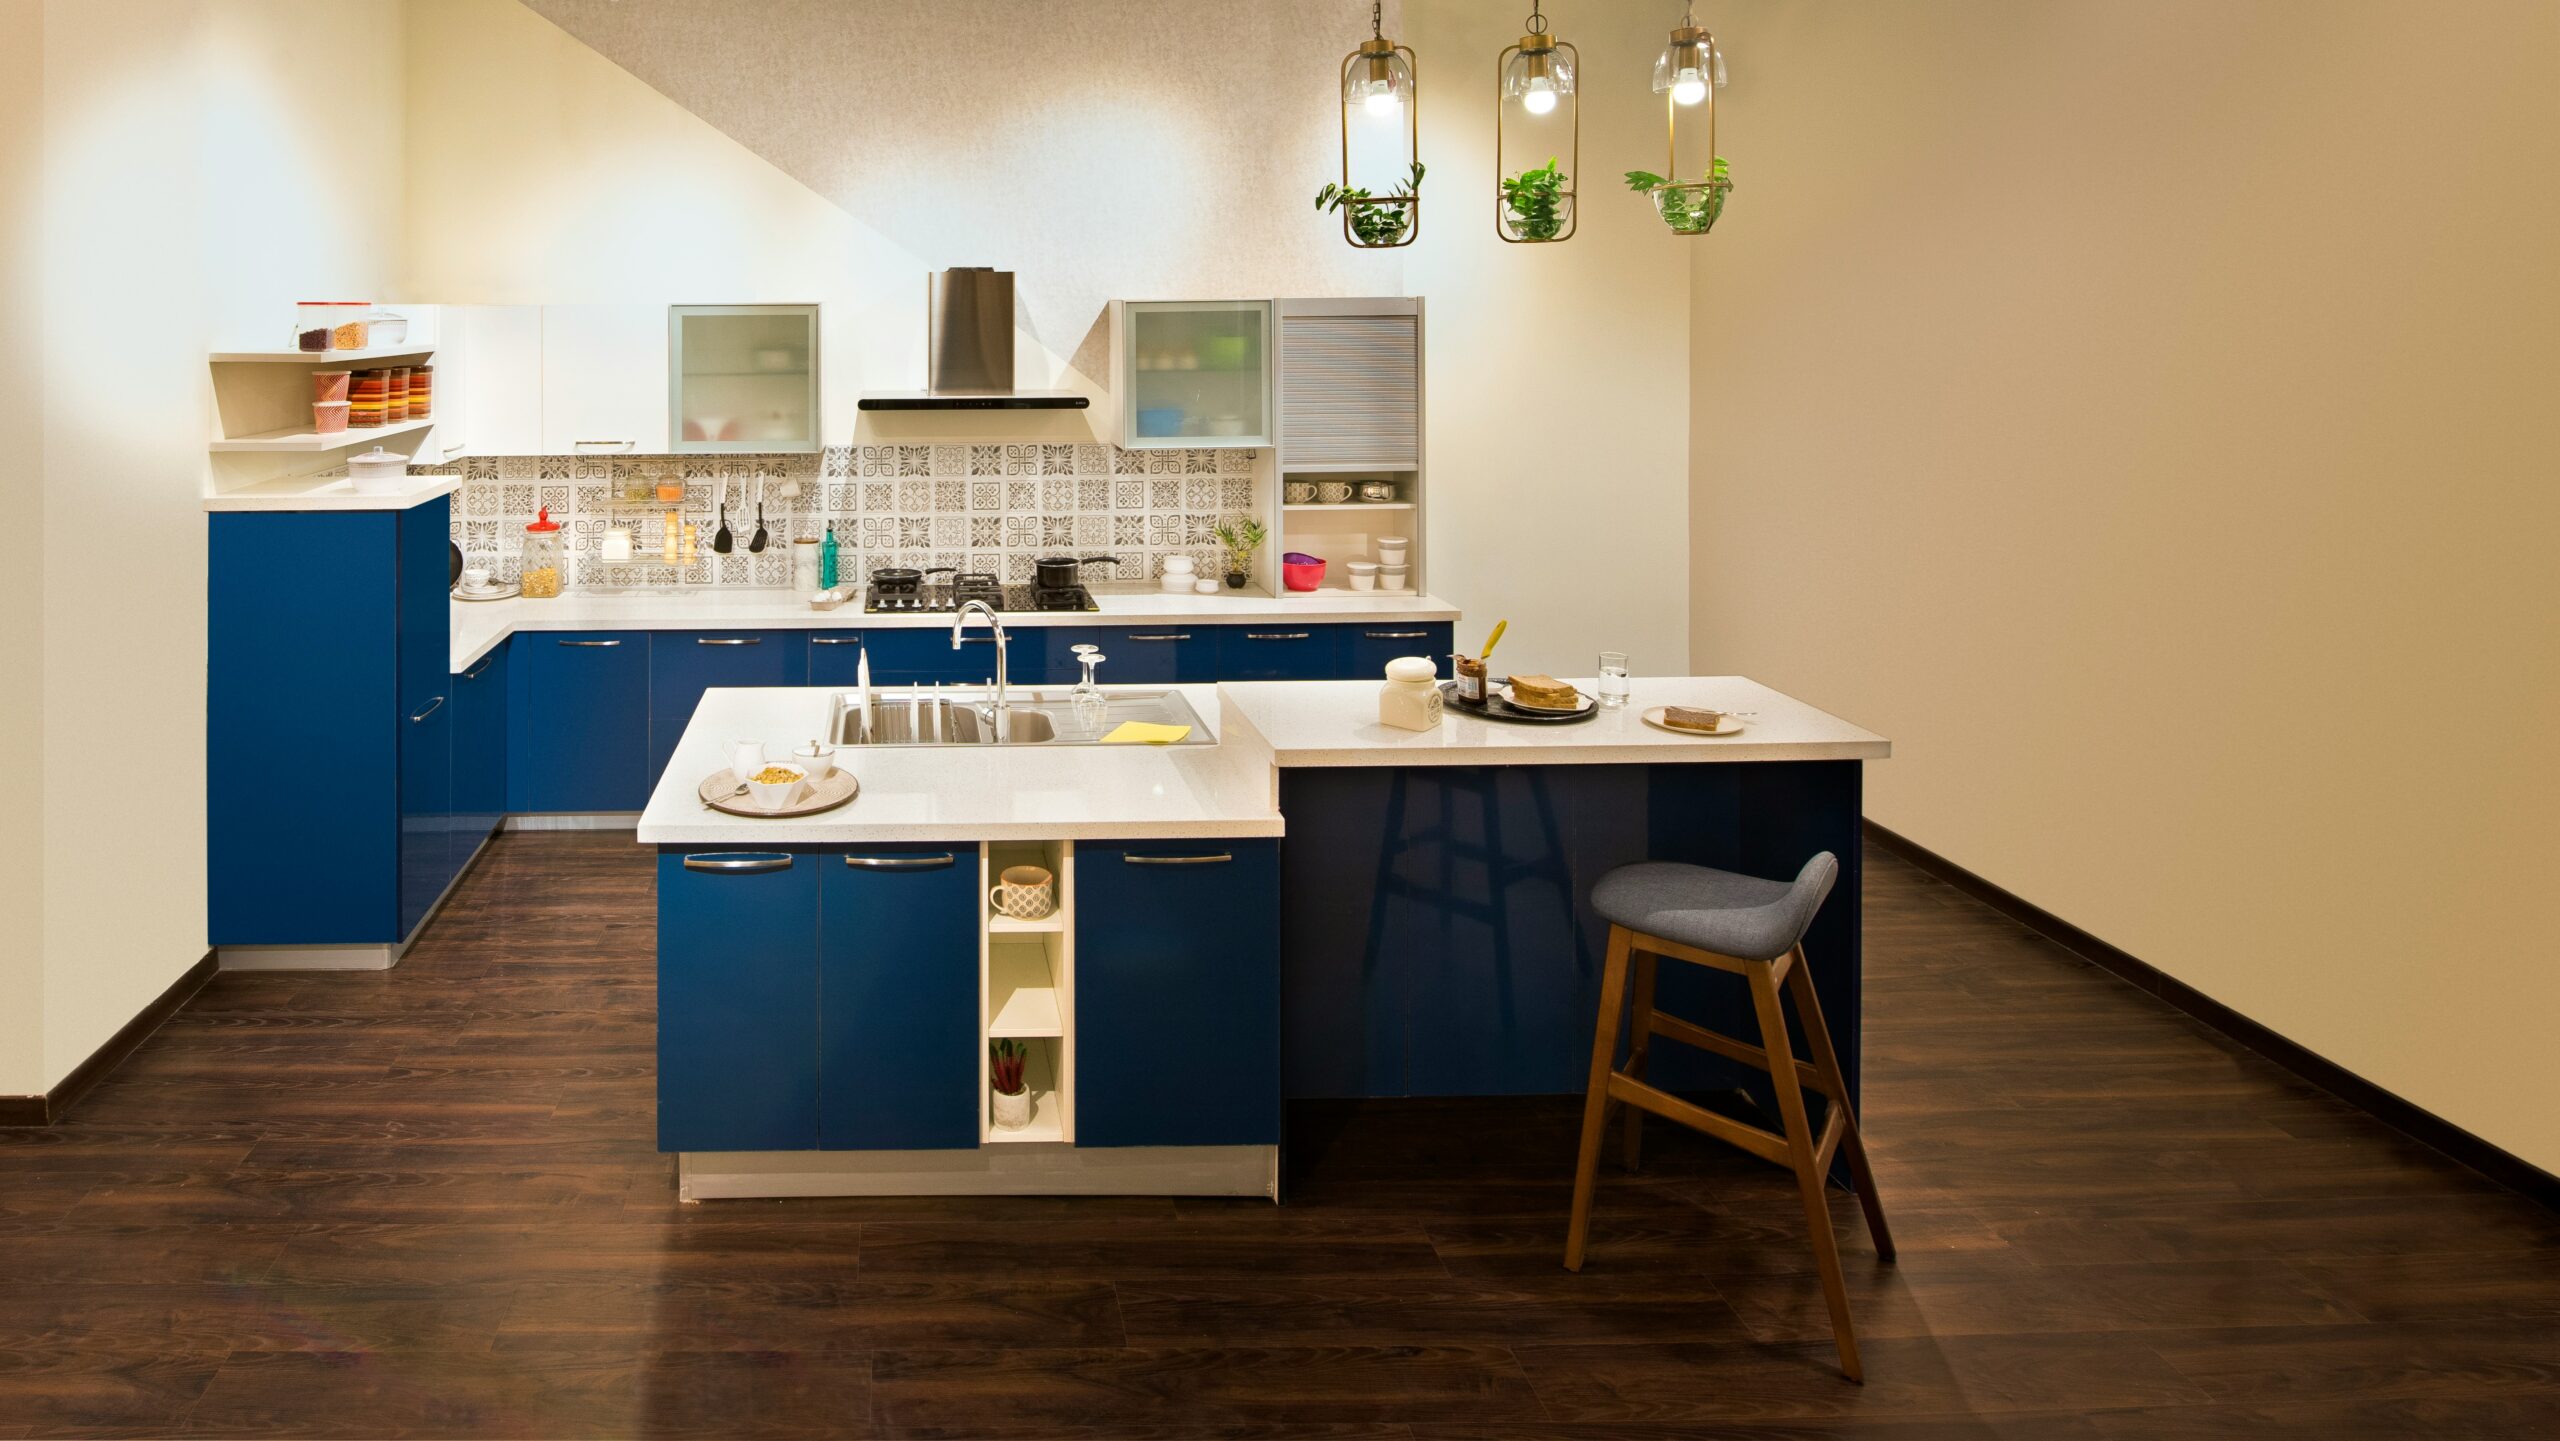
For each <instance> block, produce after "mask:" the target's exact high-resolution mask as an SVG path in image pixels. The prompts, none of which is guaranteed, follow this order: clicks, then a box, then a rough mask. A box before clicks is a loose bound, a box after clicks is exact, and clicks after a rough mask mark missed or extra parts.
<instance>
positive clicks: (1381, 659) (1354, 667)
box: [1336, 621, 1457, 680]
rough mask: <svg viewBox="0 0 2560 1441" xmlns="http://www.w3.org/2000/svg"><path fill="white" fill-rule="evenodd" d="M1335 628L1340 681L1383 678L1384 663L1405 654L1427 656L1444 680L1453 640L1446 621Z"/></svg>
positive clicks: (1451, 631) (1385, 666)
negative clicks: (1338, 638)
mask: <svg viewBox="0 0 2560 1441" xmlns="http://www.w3.org/2000/svg"><path fill="white" fill-rule="evenodd" d="M1336 629H1337V630H1339V631H1340V632H1341V640H1340V643H1339V645H1338V646H1337V647H1336V651H1337V654H1338V656H1339V658H1340V663H1341V671H1340V675H1341V677H1342V679H1344V680H1384V679H1386V675H1387V662H1389V661H1391V660H1394V659H1396V658H1397V657H1399V656H1408V655H1418V656H1423V657H1426V658H1428V659H1429V660H1430V661H1431V663H1432V664H1433V665H1435V666H1438V667H1439V670H1440V675H1441V676H1442V678H1444V679H1445V678H1447V676H1448V675H1449V673H1450V672H1449V653H1450V651H1451V649H1452V648H1453V647H1454V646H1455V645H1456V643H1457V642H1456V639H1455V637H1454V635H1453V631H1454V629H1455V628H1454V627H1452V626H1451V625H1450V624H1449V623H1448V622H1447V621H1430V622H1410V623H1396V622H1390V623H1384V624H1358V625H1345V626H1338V627H1336Z"/></svg>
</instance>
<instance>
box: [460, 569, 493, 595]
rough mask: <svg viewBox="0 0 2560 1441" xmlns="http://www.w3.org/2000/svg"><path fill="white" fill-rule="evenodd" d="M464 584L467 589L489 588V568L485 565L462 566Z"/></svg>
mask: <svg viewBox="0 0 2560 1441" xmlns="http://www.w3.org/2000/svg"><path fill="white" fill-rule="evenodd" d="M462 586H463V589H465V590H487V589H488V588H489V568H488V567H487V566H485V565H466V566H464V567H463V568H462Z"/></svg>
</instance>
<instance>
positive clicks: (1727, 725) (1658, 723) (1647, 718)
mask: <svg viewBox="0 0 2560 1441" xmlns="http://www.w3.org/2000/svg"><path fill="white" fill-rule="evenodd" d="M1669 709H1670V707H1668V706H1654V707H1651V708H1650V709H1648V710H1646V711H1645V713H1644V723H1645V724H1646V725H1649V726H1651V727H1653V728H1654V729H1655V730H1663V731H1669V732H1671V733H1672V734H1673V735H1676V736H1704V737H1714V736H1729V735H1734V734H1737V733H1739V732H1740V731H1741V729H1742V722H1741V721H1740V720H1739V719H1737V718H1736V717H1735V716H1734V714H1733V712H1731V711H1726V712H1725V714H1724V723H1723V724H1722V725H1720V726H1718V727H1716V728H1715V729H1714V730H1711V731H1702V730H1693V729H1691V728H1690V727H1688V726H1676V725H1673V724H1672V723H1671V722H1670V721H1668V720H1665V719H1664V718H1663V714H1662V713H1663V712H1664V711H1666V710H1669Z"/></svg>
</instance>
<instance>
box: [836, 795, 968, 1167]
mask: <svg viewBox="0 0 2560 1441" xmlns="http://www.w3.org/2000/svg"><path fill="white" fill-rule="evenodd" d="M818 869H819V871H820V872H821V874H822V879H821V881H820V884H819V890H820V918H819V925H818V929H819V936H820V942H819V948H818V982H819V984H818V991H819V1001H818V1006H819V1022H818V1094H819V1109H818V1135H819V1139H820V1142H821V1144H823V1145H824V1146H826V1147H827V1149H829V1150H887V1151H913V1150H938V1149H956V1148H962V1147H974V1146H976V1145H977V1144H978V1104H979V1091H978V1026H977V1015H978V910H979V905H980V900H979V896H978V848H977V847H976V846H974V845H967V844H963V845H957V846H953V845H916V846H905V845H882V846H857V847H853V848H851V849H848V850H841V851H836V852H831V853H828V854H826V855H823V856H820V857H819V858H818Z"/></svg>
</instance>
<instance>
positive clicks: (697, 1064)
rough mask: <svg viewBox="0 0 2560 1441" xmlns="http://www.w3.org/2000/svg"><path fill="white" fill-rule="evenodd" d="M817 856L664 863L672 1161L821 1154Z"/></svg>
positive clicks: (670, 855)
mask: <svg viewBox="0 0 2560 1441" xmlns="http://www.w3.org/2000/svg"><path fill="white" fill-rule="evenodd" d="M829 859H830V857H828V856H827V855H826V854H825V853H823V852H821V851H817V850H813V849H808V848H788V849H777V850H765V851H739V850H719V849H702V850H687V849H685V848H683V847H680V846H668V847H662V848H660V850H659V852H658V1149H659V1150H662V1151H790V1150H808V1149H811V1148H813V1147H815V1146H817V1144H818V1138H819V1130H818V1084H819V1082H818V1025H819V1020H818V1018H819V1009H818V1007H819V981H818V906H819V894H820V889H821V887H820V874H821V872H822V871H823V869H824V866H825V863H826V862H827V861H828V860H829Z"/></svg>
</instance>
